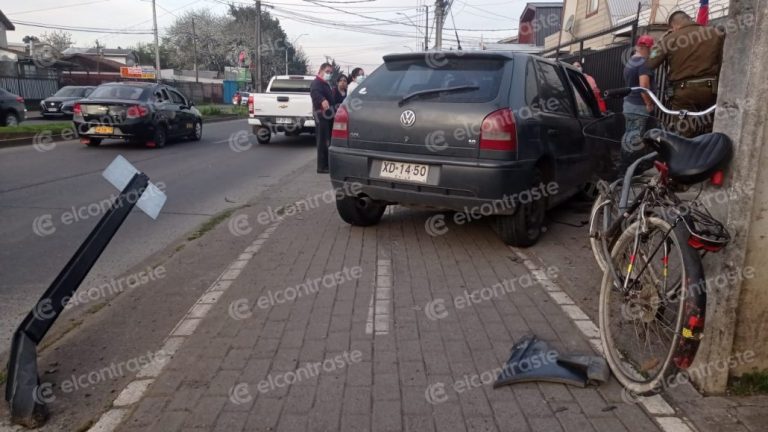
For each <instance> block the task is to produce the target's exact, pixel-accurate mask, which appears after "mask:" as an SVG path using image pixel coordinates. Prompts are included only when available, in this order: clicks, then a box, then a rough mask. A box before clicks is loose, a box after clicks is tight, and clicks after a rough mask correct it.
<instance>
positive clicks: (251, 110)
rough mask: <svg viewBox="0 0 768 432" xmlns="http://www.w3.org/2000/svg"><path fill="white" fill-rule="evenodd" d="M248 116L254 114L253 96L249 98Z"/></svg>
mask: <svg viewBox="0 0 768 432" xmlns="http://www.w3.org/2000/svg"><path fill="white" fill-rule="evenodd" d="M248 114H253V95H249V96H248Z"/></svg>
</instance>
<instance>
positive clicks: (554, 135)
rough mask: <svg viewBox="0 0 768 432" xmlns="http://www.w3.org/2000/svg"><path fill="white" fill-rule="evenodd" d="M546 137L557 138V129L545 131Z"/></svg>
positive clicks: (558, 133)
mask: <svg viewBox="0 0 768 432" xmlns="http://www.w3.org/2000/svg"><path fill="white" fill-rule="evenodd" d="M547 136H550V137H558V136H560V131H559V130H557V129H547Z"/></svg>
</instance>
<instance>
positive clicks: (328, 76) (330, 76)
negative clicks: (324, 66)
mask: <svg viewBox="0 0 768 432" xmlns="http://www.w3.org/2000/svg"><path fill="white" fill-rule="evenodd" d="M332 77H333V74H329V73H328V72H326V73H325V74H324V75H323V79H324V80H326V81H330V80H331V78H332Z"/></svg>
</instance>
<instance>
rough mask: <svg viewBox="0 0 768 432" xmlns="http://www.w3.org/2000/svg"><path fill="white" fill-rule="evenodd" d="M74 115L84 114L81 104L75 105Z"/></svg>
mask: <svg viewBox="0 0 768 432" xmlns="http://www.w3.org/2000/svg"><path fill="white" fill-rule="evenodd" d="M72 113H73V114H74V115H82V114H83V108H82V107H81V106H80V104H79V103H76V104H75V105H74V106H73V107H72Z"/></svg>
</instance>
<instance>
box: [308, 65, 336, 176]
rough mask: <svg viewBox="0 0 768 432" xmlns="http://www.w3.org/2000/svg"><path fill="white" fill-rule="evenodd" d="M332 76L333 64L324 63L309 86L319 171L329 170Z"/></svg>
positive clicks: (332, 112)
mask: <svg viewBox="0 0 768 432" xmlns="http://www.w3.org/2000/svg"><path fill="white" fill-rule="evenodd" d="M332 76H333V66H332V65H331V64H330V63H323V64H322V65H320V69H319V70H318V71H317V76H315V80H314V81H312V84H311V85H310V87H309V95H310V97H311V98H312V114H313V117H314V118H315V139H316V141H317V142H316V144H317V172H318V173H327V172H328V146H330V145H331V128H332V127H333V114H334V111H333V91H332V90H331V84H330V82H331V77H332Z"/></svg>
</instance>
